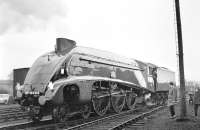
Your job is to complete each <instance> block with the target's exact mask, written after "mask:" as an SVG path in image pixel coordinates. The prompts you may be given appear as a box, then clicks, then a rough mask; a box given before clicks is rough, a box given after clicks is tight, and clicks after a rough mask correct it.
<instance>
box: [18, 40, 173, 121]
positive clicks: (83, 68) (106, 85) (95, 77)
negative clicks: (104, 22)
mask: <svg viewBox="0 0 200 130" xmlns="http://www.w3.org/2000/svg"><path fill="white" fill-rule="evenodd" d="M56 41H57V42H56V47H55V51H52V52H48V53H46V54H44V55H42V56H40V57H39V58H38V59H37V60H36V61H35V62H34V64H33V65H32V67H31V68H30V69H29V71H28V74H27V76H26V78H25V81H24V84H23V85H22V86H21V87H20V88H21V89H20V90H18V93H20V94H18V95H19V96H18V99H20V104H21V106H23V107H25V108H26V109H27V110H28V111H29V113H30V117H31V118H32V120H33V121H39V120H40V119H41V118H42V117H43V116H45V115H49V114H51V115H52V118H53V119H54V120H55V121H56V122H63V121H65V120H66V119H67V118H68V117H70V116H72V115H74V114H80V115H81V116H82V117H83V118H88V117H89V116H90V114H91V111H94V112H95V113H96V114H97V115H99V116H103V115H105V114H106V112H108V111H109V110H111V109H112V110H113V111H115V112H116V113H120V112H122V110H123V109H130V110H132V109H134V108H135V106H136V104H137V103H139V102H140V101H147V100H146V99H150V100H151V101H152V102H154V103H160V104H162V103H165V101H166V99H167V96H166V95H167V92H168V89H169V86H168V83H169V82H175V73H174V72H173V71H171V70H169V69H167V68H163V67H159V66H156V65H154V64H150V63H145V62H142V61H139V60H134V59H127V58H124V57H121V56H118V55H116V54H113V53H110V52H106V51H100V50H97V49H92V48H86V47H78V46H76V42H75V41H73V40H69V39H65V38H57V40H56ZM148 97H149V98H148ZM140 99H141V100H140Z"/></svg>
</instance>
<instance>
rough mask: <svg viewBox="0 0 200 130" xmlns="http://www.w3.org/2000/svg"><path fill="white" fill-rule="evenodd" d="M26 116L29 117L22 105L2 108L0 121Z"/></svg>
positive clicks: (24, 117)
mask: <svg viewBox="0 0 200 130" xmlns="http://www.w3.org/2000/svg"><path fill="white" fill-rule="evenodd" d="M26 118H28V113H27V112H24V111H22V109H21V108H20V107H16V106H15V107H8V108H1V109H0V123H4V122H8V121H13V120H16V119H26Z"/></svg>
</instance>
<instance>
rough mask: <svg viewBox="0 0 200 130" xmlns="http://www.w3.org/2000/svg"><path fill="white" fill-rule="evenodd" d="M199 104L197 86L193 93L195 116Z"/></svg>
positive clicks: (199, 92) (199, 93)
mask: <svg viewBox="0 0 200 130" xmlns="http://www.w3.org/2000/svg"><path fill="white" fill-rule="evenodd" d="M199 105H200V88H199V87H198V89H197V91H196V92H195V94H194V114H195V116H197V112H198V107H199Z"/></svg>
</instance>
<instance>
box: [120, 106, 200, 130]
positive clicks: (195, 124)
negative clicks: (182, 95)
mask: <svg viewBox="0 0 200 130" xmlns="http://www.w3.org/2000/svg"><path fill="white" fill-rule="evenodd" d="M179 109H180V106H179V105H176V107H175V110H176V115H177V118H174V119H170V118H169V117H170V116H169V110H168V109H163V110H161V111H159V112H157V113H155V114H154V115H152V116H150V117H148V118H145V119H144V120H142V121H139V122H138V123H136V124H132V125H129V126H127V127H126V128H124V130H200V110H199V112H198V114H199V116H198V117H195V116H194V110H193V105H187V118H188V120H187V121H182V122H180V121H179V122H178V121H176V119H178V115H179V114H180V112H179ZM199 109H200V108H199Z"/></svg>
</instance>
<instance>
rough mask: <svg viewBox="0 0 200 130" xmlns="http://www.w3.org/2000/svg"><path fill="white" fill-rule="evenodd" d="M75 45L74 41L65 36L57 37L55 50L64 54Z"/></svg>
mask: <svg viewBox="0 0 200 130" xmlns="http://www.w3.org/2000/svg"><path fill="white" fill-rule="evenodd" d="M74 47H76V42H75V41H73V40H70V39H67V38H57V39H56V46H55V52H56V53H61V54H63V53H64V54H65V53H68V52H69V51H71V50H72V49H73V48H74Z"/></svg>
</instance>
